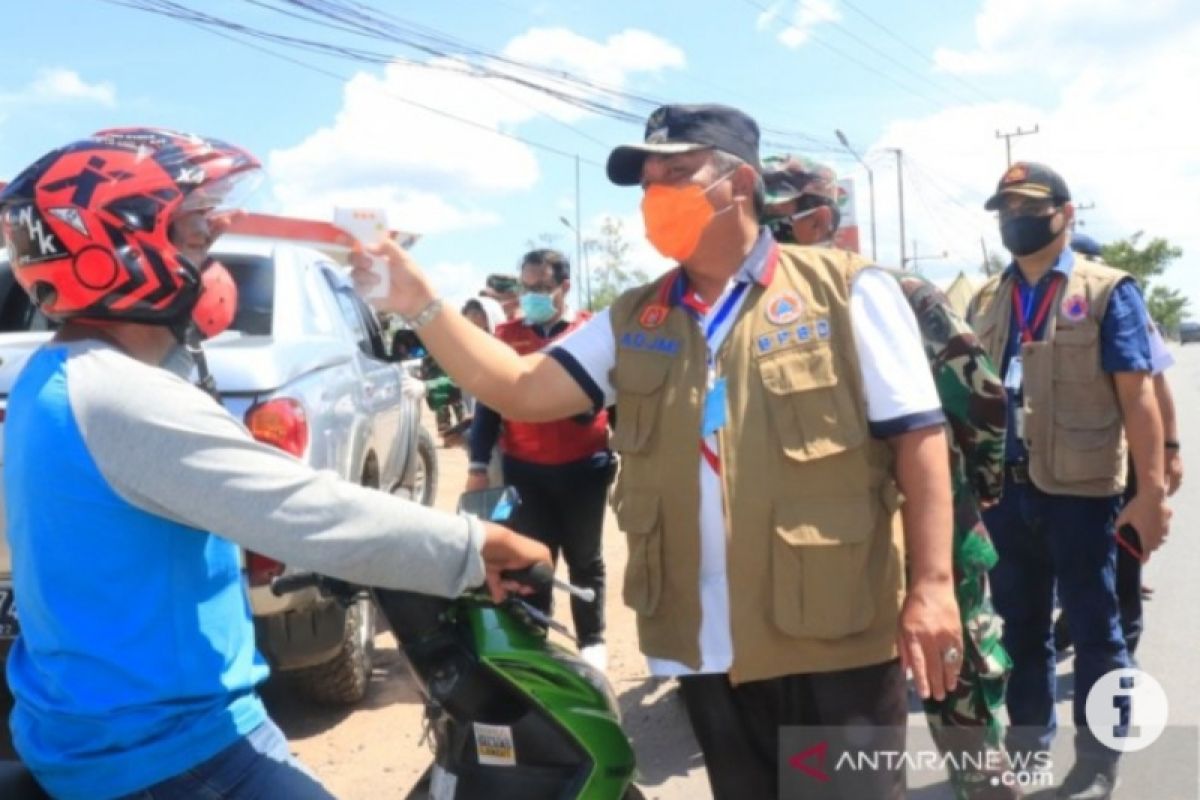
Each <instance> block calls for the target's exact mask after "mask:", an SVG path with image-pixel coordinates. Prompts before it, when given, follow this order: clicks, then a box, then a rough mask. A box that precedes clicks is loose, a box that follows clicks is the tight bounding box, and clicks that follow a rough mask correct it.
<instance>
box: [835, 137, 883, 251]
mask: <svg viewBox="0 0 1200 800" xmlns="http://www.w3.org/2000/svg"><path fill="white" fill-rule="evenodd" d="M834 133H836V134H837V138H838V141H839V142H841V143H842V147H844V148H846V152H848V153H849V154H850V155H852V156H854V160H855V161H857V162H858V163H859V164H862V168H863V169H865V170H866V171H867V194H868V195H869V196H870V201H871V260H872V261H874V260H876V259H877V258H878V256H877V255H876V251H875V173H874V171H873V170H872V169H871V168H870V167H868V166H867V162H865V161H863V160H862V157H861V156H859V154H858V153H856V152H854V148H853V147H851V146H850V142H849V140H847V139H846V134H844V133H842V132H841V131H840V130H835V131H834Z"/></svg>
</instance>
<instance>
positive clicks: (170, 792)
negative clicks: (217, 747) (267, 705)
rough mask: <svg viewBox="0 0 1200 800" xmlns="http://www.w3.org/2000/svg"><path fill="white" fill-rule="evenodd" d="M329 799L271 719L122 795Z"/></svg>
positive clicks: (131, 799)
mask: <svg viewBox="0 0 1200 800" xmlns="http://www.w3.org/2000/svg"><path fill="white" fill-rule="evenodd" d="M280 797H286V798H288V800H333V795H331V794H330V793H329V792H327V791H326V790H325V787H323V786H322V785H321V784H320V782H319V781H318V780H317V779H316V778H314V777H313V776H312V774H311V773H310V772H309V771H308V770H307V769H305V768H304V765H302V764H301V763H300V762H299V761H297V760H296V759H295V758H294V757H293V756H292V754H291V751H289V750H288V744H287V739H285V738H284V737H283V733H282V732H281V731H280V730H279V728H278V727H277V726H276V725H275V723H274V722H272V721H271V720H269V719H268V720H267V721H266V722H264V723H263V724H262V725H259V726H258V727H257V728H255V729H254V730H252V731H251V732H250V733H248V734H247V735H246V736H244V737H242V738H241V739H239V740H238V741H237V742H235V743H234V744H232V745H230V746H229V747H227V748H225V749H224V750H222V751H221V752H220V753H217V754H216V755H215V756H213V757H212V758H210V759H209V760H208V761H204V762H202V763H200V764H197V765H196V766H194V767H192V768H191V769H189V770H188V771H187V772H184V773H181V774H179V775H176V776H175V777H173V778H168V779H167V780H165V781H162V782H160V783H156V784H154V785H153V786H151V787H149V788H148V789H143V790H142V791H140V792H135V793H133V794H131V795H128V796H127V797H126V798H124V800H176V798H179V799H180V800H182V798H197V799H198V800H252V799H253V800H258V799H259V798H261V800H273V798H280Z"/></svg>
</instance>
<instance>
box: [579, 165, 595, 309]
mask: <svg viewBox="0 0 1200 800" xmlns="http://www.w3.org/2000/svg"><path fill="white" fill-rule="evenodd" d="M580 194H581V192H580V187H579V154H578V153H576V154H575V268H576V269H581V270H584V272H583V274H581V275H580V276H579V277H580V278H582V279H583V280H581V281H579V287H578V288H577V289H576V292H575V293H576V294H577V295H578V296H579V307H580V309H583V308H585V306H584V305H583V288H584V284H585V283H586V282H587V281H588V279H589V277H590V276H589V275H588V274H587V270H586V269H585V266H584V263H583V222H582V220H581V217H582V215H583V211H582V210H581V209H580V208H579V196H580ZM591 306H592V298H591V287H590V286H589V287H588V304H587V306H586V308H589V309H590V308H591Z"/></svg>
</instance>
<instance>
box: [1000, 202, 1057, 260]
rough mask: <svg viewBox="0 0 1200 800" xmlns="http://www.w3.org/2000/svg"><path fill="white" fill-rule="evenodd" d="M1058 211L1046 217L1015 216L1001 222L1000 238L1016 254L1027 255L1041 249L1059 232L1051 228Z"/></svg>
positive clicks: (1009, 250)
mask: <svg viewBox="0 0 1200 800" xmlns="http://www.w3.org/2000/svg"><path fill="white" fill-rule="evenodd" d="M1056 216H1058V214H1057V213H1055V214H1050V215H1049V216H1045V217H1013V218H1011V219H1006V220H1003V221H1002V222H1001V223H1000V240H1001V241H1002V242H1004V246H1005V247H1006V248H1008V252H1010V253H1012V254H1013V255H1014V256H1027V255H1030V254H1032V253H1036V252H1037V251H1038V250H1041V249H1042V248H1043V247H1045V246H1046V245H1048V244H1050V242H1052V241H1054V237H1055V236H1058V232H1056V231H1054V230H1053V229H1052V228H1051V225H1052V224H1053V222H1054V218H1055V217H1056Z"/></svg>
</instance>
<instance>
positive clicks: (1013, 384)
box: [1004, 356, 1025, 394]
mask: <svg viewBox="0 0 1200 800" xmlns="http://www.w3.org/2000/svg"><path fill="white" fill-rule="evenodd" d="M1024 385H1025V368H1024V367H1023V366H1022V364H1021V357H1020V356H1013V357H1012V358H1011V359H1009V362H1008V372H1006V373H1004V388H1005V389H1008V390H1009V391H1011V392H1013V393H1014V394H1021V390H1022V388H1023V387H1024Z"/></svg>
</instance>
